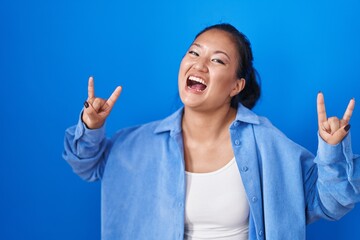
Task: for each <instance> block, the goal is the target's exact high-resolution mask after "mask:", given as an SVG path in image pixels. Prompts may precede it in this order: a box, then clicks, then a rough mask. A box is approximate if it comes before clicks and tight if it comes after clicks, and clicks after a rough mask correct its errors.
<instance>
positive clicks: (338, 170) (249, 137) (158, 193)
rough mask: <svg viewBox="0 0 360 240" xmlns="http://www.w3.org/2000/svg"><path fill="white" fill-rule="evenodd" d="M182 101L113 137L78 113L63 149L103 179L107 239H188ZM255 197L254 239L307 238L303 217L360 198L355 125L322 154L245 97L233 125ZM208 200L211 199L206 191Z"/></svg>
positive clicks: (337, 212) (328, 214) (87, 173)
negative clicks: (352, 132)
mask: <svg viewBox="0 0 360 240" xmlns="http://www.w3.org/2000/svg"><path fill="white" fill-rule="evenodd" d="M182 113H183V109H180V110H178V111H177V112H175V113H174V114H173V115H171V116H169V117H168V118H166V119H164V120H162V121H156V122H151V123H148V124H145V125H141V126H137V127H132V128H126V129H122V130H120V131H118V132H117V133H116V134H115V135H114V136H113V138H112V139H107V138H106V137H105V129H104V127H103V128H100V129H96V130H89V129H87V128H86V127H85V126H84V124H83V123H82V122H81V120H79V123H78V124H77V125H76V126H73V127H70V128H69V129H67V130H66V134H65V151H64V153H63V157H64V158H65V160H66V161H67V162H68V163H69V164H70V165H71V167H72V169H73V171H74V172H75V173H76V174H78V175H79V176H80V177H81V178H83V179H85V180H87V181H95V180H98V179H101V181H102V203H101V208H102V239H103V240H113V239H122V240H124V239H129V240H134V239H154V240H155V239H156V240H159V239H164V240H169V239H183V238H184V236H183V233H184V204H185V192H186V191H185V186H186V184H185V175H184V171H185V170H184V153H183V139H182V130H181V119H182ZM229 131H230V135H231V140H232V148H233V151H234V155H235V158H236V161H237V165H238V168H239V171H240V174H241V178H242V180H243V183H244V187H245V190H246V194H247V200H248V202H249V205H250V216H249V239H292V240H296V239H305V237H306V232H305V231H306V224H307V223H311V222H313V221H315V220H316V219H318V218H326V219H330V220H334V219H339V218H340V217H342V216H343V215H344V214H346V213H347V212H348V211H350V210H351V209H352V208H353V206H354V203H355V202H358V201H360V160H359V156H355V155H353V153H352V150H351V145H350V133H349V134H348V135H347V136H346V137H345V139H343V141H342V142H341V143H339V144H338V145H336V146H333V145H328V144H326V143H325V142H324V141H323V140H322V139H321V137H319V146H318V153H317V156H316V157H314V156H313V154H311V153H310V152H309V151H307V150H306V149H304V148H302V147H301V146H299V145H297V144H296V143H294V142H292V141H291V140H289V139H288V138H287V137H286V136H285V135H284V134H282V133H281V132H280V131H279V130H278V129H276V128H275V127H274V126H273V125H271V123H270V122H269V121H268V120H267V119H266V118H263V117H260V116H257V115H256V114H255V113H253V112H252V111H250V110H249V109H247V108H245V107H244V106H242V105H240V106H239V108H238V111H237V116H236V119H235V120H234V122H233V123H232V124H231V125H230V128H229ZM209 201H211V199H209Z"/></svg>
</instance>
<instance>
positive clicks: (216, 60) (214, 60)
mask: <svg viewBox="0 0 360 240" xmlns="http://www.w3.org/2000/svg"><path fill="white" fill-rule="evenodd" d="M212 61H213V62H217V63H220V64H222V65H225V63H224V62H223V61H222V60H220V59H218V58H214V59H213V60H212Z"/></svg>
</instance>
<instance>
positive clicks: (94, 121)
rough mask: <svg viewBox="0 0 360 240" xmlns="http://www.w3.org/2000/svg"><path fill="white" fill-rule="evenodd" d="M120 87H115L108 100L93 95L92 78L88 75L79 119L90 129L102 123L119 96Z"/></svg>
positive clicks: (98, 126)
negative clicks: (86, 89) (86, 93)
mask: <svg viewBox="0 0 360 240" xmlns="http://www.w3.org/2000/svg"><path fill="white" fill-rule="evenodd" d="M121 90H122V88H121V87H120V86H118V87H116V89H115V90H114V92H113V93H112V94H111V96H110V97H109V99H108V100H105V99H102V98H97V97H95V89H94V78H93V77H89V83H88V98H87V100H86V101H85V102H84V106H85V108H84V111H83V114H82V116H81V120H82V121H83V122H84V123H85V125H86V126H87V127H88V128H90V129H96V128H100V127H101V126H102V125H104V123H105V120H106V118H107V117H108V116H109V114H110V111H111V109H112V108H113V106H114V104H115V102H116V100H117V99H118V97H119V96H120V93H121Z"/></svg>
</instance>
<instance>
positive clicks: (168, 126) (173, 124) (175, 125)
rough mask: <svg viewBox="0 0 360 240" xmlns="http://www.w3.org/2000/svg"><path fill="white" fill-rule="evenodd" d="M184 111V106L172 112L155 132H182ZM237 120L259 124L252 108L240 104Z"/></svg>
mask: <svg viewBox="0 0 360 240" xmlns="http://www.w3.org/2000/svg"><path fill="white" fill-rule="evenodd" d="M183 112H184V107H181V108H180V109H178V110H177V111H176V112H174V113H173V114H171V115H170V116H169V117H167V118H165V119H164V120H162V121H160V123H159V125H158V126H157V128H156V129H155V131H154V133H161V132H166V131H170V132H172V133H179V132H181V121H182V116H183ZM235 121H240V122H245V123H251V124H259V123H260V121H259V117H258V116H257V115H256V114H255V113H254V112H253V111H251V110H250V109H248V108H246V107H245V106H244V105H242V104H239V107H238V109H237V113H236V117H235Z"/></svg>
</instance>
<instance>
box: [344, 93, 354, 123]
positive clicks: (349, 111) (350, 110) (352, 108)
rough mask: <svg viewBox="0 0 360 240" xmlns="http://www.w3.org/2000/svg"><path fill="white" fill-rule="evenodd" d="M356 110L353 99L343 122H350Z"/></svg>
mask: <svg viewBox="0 0 360 240" xmlns="http://www.w3.org/2000/svg"><path fill="white" fill-rule="evenodd" d="M354 108H355V99H354V98H353V99H351V100H350V102H349V104H348V106H347V108H346V110H345V113H344V116H343V118H342V119H343V120H345V121H346V122H350V118H351V116H352V113H353V111H354Z"/></svg>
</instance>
